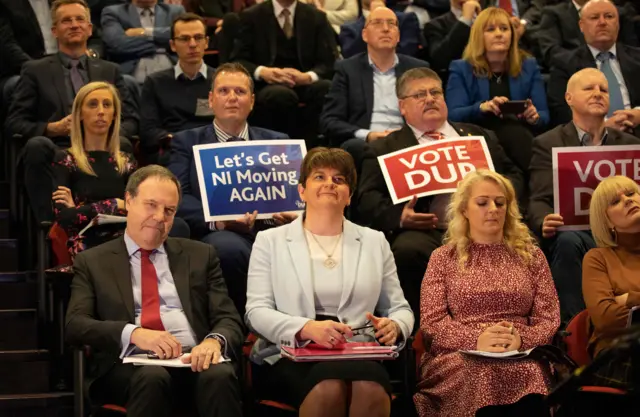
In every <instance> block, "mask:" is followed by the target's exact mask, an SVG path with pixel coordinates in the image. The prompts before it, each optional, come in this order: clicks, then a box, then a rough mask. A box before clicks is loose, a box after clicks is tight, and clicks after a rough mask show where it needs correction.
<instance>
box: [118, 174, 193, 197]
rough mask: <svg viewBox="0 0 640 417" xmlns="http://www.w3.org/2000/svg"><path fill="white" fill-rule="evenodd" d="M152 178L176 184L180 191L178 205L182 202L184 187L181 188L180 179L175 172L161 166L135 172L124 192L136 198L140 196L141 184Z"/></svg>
mask: <svg viewBox="0 0 640 417" xmlns="http://www.w3.org/2000/svg"><path fill="white" fill-rule="evenodd" d="M152 177H153V178H159V179H161V180H166V181H171V182H172V183H174V184H175V186H176V188H177V189H178V204H180V202H182V187H180V181H178V178H177V177H176V176H175V175H174V174H173V172H171V171H169V170H168V169H167V168H165V167H163V166H160V165H147V166H146V167H142V168H140V169H138V170H137V171H135V172H134V173H133V174H131V176H130V177H129V181H127V187H126V188H125V190H124V191H125V192H126V193H129V194H130V195H131V197H136V196H137V195H138V189H139V188H140V184H142V183H143V182H145V181H146V180H147V179H149V178H152Z"/></svg>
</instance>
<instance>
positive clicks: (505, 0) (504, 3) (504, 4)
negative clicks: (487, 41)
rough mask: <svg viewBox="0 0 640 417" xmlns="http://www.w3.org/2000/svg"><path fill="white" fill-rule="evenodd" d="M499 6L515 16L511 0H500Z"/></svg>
mask: <svg viewBox="0 0 640 417" xmlns="http://www.w3.org/2000/svg"><path fill="white" fill-rule="evenodd" d="M498 6H500V8H501V9H503V10H504V11H505V12H507V13H509V16H513V8H512V7H511V0H499V1H498Z"/></svg>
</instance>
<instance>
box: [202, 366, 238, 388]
mask: <svg viewBox="0 0 640 417" xmlns="http://www.w3.org/2000/svg"><path fill="white" fill-rule="evenodd" d="M199 378H200V381H201V383H202V384H204V385H205V386H209V387H220V386H228V385H233V384H237V383H238V377H237V376H236V373H235V371H234V370H233V366H231V365H229V364H218V365H212V366H210V367H209V369H207V370H206V371H202V372H201V373H200V376H199Z"/></svg>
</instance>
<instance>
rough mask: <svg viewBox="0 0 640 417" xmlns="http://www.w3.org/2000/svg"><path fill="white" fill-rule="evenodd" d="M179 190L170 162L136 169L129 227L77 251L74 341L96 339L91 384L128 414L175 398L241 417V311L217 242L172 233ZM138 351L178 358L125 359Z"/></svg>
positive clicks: (70, 328)
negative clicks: (117, 235)
mask: <svg viewBox="0 0 640 417" xmlns="http://www.w3.org/2000/svg"><path fill="white" fill-rule="evenodd" d="M181 198H182V195H181V189H180V183H179V182H178V179H177V178H176V177H175V176H174V175H173V174H172V173H171V172H170V171H169V170H167V169H166V168H163V167H161V166H158V165H149V166H146V167H144V168H141V169H139V170H138V171H136V172H135V173H134V174H133V175H131V177H130V178H129V181H128V183H127V187H126V192H125V204H126V208H127V210H128V213H127V229H126V231H125V234H124V236H123V237H121V238H119V239H115V240H113V241H111V242H108V243H105V244H103V245H100V246H98V247H95V248H93V249H91V250H87V251H85V252H82V255H81V256H78V257H76V262H75V264H74V273H75V276H74V279H73V284H72V290H71V300H70V302H69V307H68V310H67V318H66V338H67V342H68V343H70V344H72V345H75V346H84V345H89V346H90V347H91V352H92V358H91V360H90V361H91V363H90V364H89V366H88V369H89V372H88V376H87V385H88V390H89V394H90V397H91V399H92V401H94V402H96V403H97V404H104V403H108V404H117V405H120V406H123V407H126V409H127V416H130V417H170V416H172V415H175V414H173V413H172V404H177V405H178V407H179V408H185V407H184V406H185V405H186V406H191V405H192V404H193V405H195V408H196V410H197V411H198V415H199V416H200V417H205V416H207V417H209V416H216V417H240V416H242V407H241V405H240V402H241V392H240V387H239V384H238V377H237V372H238V368H237V367H238V364H239V360H241V357H240V356H239V351H240V347H241V345H242V342H243V340H244V339H243V336H244V334H243V325H242V320H241V319H240V316H239V314H238V312H237V311H236V309H235V307H234V305H233V302H232V301H231V298H230V297H229V295H228V294H227V289H226V286H225V283H224V279H223V278H222V271H221V269H220V262H219V260H218V256H217V255H216V252H215V250H214V249H213V248H212V247H211V246H210V245H207V244H205V243H200V242H197V241H193V240H187V239H179V238H168V237H167V235H168V232H169V230H170V229H171V226H172V224H173V222H174V216H175V213H176V211H177V208H178V204H179V203H180V200H181ZM132 354H139V355H142V357H144V358H147V357H149V358H155V359H157V360H161V359H165V360H171V359H174V362H175V363H174V364H173V365H170V366H164V365H165V364H157V365H144V366H134V365H133V364H129V363H127V364H125V363H123V362H122V361H121V359H123V358H125V357H127V356H130V355H132ZM179 364H183V365H184V366H185V367H184V368H179V367H173V366H175V365H179ZM166 365H169V364H166ZM187 368H190V369H187ZM180 405H182V407H180Z"/></svg>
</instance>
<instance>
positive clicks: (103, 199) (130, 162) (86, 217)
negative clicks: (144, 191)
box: [52, 82, 137, 257]
mask: <svg viewBox="0 0 640 417" xmlns="http://www.w3.org/2000/svg"><path fill="white" fill-rule="evenodd" d="M121 115H122V106H121V103H120V98H119V96H118V91H117V90H116V89H115V87H114V86H113V85H111V84H109V83H106V82H92V83H89V84H86V85H85V86H84V87H82V88H81V89H80V90H79V91H78V93H77V94H76V98H75V100H74V102H73V108H72V112H71V120H72V126H71V147H70V148H69V149H66V150H64V151H62V152H60V153H59V154H58V155H57V157H56V159H55V162H54V173H55V176H54V187H55V188H54V189H55V190H56V191H54V193H53V196H52V198H53V203H54V213H55V219H56V221H57V222H58V224H59V225H60V226H61V227H62V228H63V229H64V230H65V231H66V233H67V236H68V237H69V242H68V247H69V251H70V253H71V256H72V257H73V256H75V255H76V254H77V253H78V252H80V251H82V250H84V249H86V248H87V247H90V246H96V245H98V244H100V243H103V242H105V241H107V240H110V239H112V238H114V237H116V236H118V235H119V234H122V232H123V231H124V225H113V226H110V227H100V228H95V227H93V228H91V229H89V230H88V231H87V232H86V234H84V236H78V233H79V232H80V231H81V230H82V229H83V228H84V227H85V226H87V225H88V224H89V223H90V222H91V221H92V220H93V219H94V218H95V217H96V216H97V215H98V214H101V213H102V214H113V215H124V214H125V213H126V212H125V211H124V200H123V198H124V189H125V185H126V183H127V180H128V178H129V175H131V173H133V171H134V170H135V169H136V167H137V165H136V161H135V159H134V157H133V155H131V154H127V153H124V152H122V151H120V134H119V132H120V117H121Z"/></svg>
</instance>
